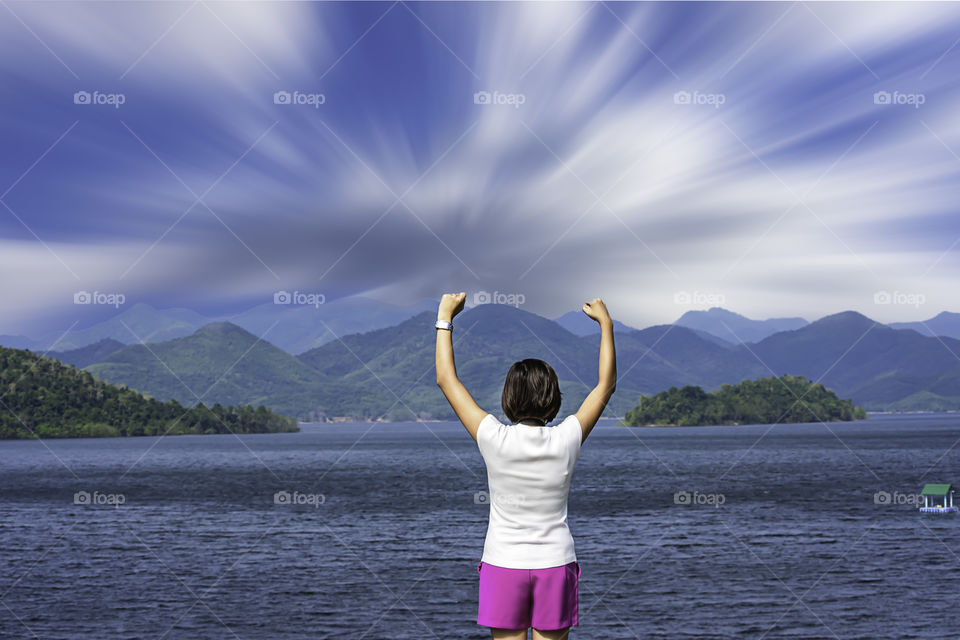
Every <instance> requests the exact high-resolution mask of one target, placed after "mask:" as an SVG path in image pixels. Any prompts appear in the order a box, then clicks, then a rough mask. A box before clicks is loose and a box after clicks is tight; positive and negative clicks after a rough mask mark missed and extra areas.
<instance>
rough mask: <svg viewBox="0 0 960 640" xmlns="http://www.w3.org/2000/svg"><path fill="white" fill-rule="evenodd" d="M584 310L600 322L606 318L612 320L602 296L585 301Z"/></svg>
mask: <svg viewBox="0 0 960 640" xmlns="http://www.w3.org/2000/svg"><path fill="white" fill-rule="evenodd" d="M583 312H584V313H585V314H587V315H588V316H589V317H591V318H593V319H594V320H596V321H597V322H600V323H603V321H604V320H610V313H609V312H608V311H607V305H605V304H603V300H601V299H600V298H594V299H593V300H591V301H590V302H584V303H583Z"/></svg>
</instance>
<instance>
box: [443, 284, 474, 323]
mask: <svg viewBox="0 0 960 640" xmlns="http://www.w3.org/2000/svg"><path fill="white" fill-rule="evenodd" d="M466 300H467V294H466V293H464V292H463V291H461V292H460V293H445V294H443V297H442V298H440V308H439V310H438V311H437V320H446V321H447V322H450V321H452V320H453V318H454V316H456V315H457V314H458V313H460V312H461V311H463V305H464V303H465V302H466Z"/></svg>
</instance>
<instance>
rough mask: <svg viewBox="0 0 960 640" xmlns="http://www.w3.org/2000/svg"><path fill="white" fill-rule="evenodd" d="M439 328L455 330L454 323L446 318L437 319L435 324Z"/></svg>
mask: <svg viewBox="0 0 960 640" xmlns="http://www.w3.org/2000/svg"><path fill="white" fill-rule="evenodd" d="M433 326H435V327H436V328H437V329H446V330H447V331H453V323H452V322H447V321H446V320H437V323H436V324H435V325H433Z"/></svg>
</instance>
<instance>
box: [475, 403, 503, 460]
mask: <svg viewBox="0 0 960 640" xmlns="http://www.w3.org/2000/svg"><path fill="white" fill-rule="evenodd" d="M499 426H500V421H499V420H497V418H496V416H494V415H493V414H492V413H488V414H487V415H485V416H484V417H483V420H481V421H480V424H479V425H477V447H478V448H479V449H480V453H483V452H484V451H485V450H489V446H490V445H489V443H491V442H493V440H494V438H495V437H496V432H497V427H499Z"/></svg>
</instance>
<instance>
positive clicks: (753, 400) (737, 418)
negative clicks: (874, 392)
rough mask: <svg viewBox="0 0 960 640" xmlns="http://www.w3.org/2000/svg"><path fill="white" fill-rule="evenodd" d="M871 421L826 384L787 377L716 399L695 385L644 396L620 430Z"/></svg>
mask: <svg viewBox="0 0 960 640" xmlns="http://www.w3.org/2000/svg"><path fill="white" fill-rule="evenodd" d="M798 398H800V399H801V400H798ZM866 417H867V414H866V411H864V410H863V409H862V408H861V407H858V406H856V405H854V404H853V402H852V401H850V400H841V399H840V398H838V397H837V395H836V394H835V393H834V392H833V391H831V390H830V389H827V388H825V387H824V386H823V384H822V383H813V382H810V381H808V380H807V379H806V378H805V377H804V376H789V375H784V376H781V377H779V378H775V377H770V378H758V379H756V380H744V381H743V382H741V383H740V384H736V385H730V384H724V385H722V386H721V387H720V388H719V389H717V390H715V391H713V392H711V393H707V392H706V391H704V390H703V389H702V388H700V387H697V386H693V385H687V386H685V387H682V388H677V387H670V388H669V389H668V390H666V391H661V392H660V393H657V394H655V395H652V396H641V397H640V404H639V405H638V406H637V407H636V408H634V409H631V410H630V411H628V412H627V414H626V416H625V418H624V420H623V422H622V423H621V424H623V425H625V426H631V427H639V426H657V425H670V426H706V425H739V424H771V423H789V422H820V421H823V422H834V421H849V420H862V419H864V418H866Z"/></svg>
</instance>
